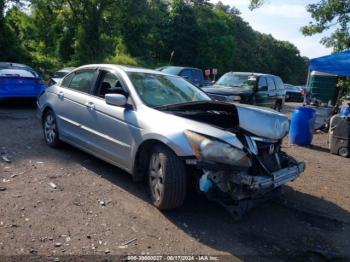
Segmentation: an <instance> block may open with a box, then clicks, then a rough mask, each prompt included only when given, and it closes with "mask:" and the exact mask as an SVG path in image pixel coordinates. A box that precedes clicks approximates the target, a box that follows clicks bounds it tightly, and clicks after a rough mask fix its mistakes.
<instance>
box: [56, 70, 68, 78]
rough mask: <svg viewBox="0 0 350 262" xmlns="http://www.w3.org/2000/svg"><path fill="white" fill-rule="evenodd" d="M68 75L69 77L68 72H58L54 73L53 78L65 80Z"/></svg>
mask: <svg viewBox="0 0 350 262" xmlns="http://www.w3.org/2000/svg"><path fill="white" fill-rule="evenodd" d="M66 75H68V72H65V71H58V72H56V73H54V75H53V78H63V77H65V76H66Z"/></svg>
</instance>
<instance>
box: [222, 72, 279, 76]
mask: <svg viewBox="0 0 350 262" xmlns="http://www.w3.org/2000/svg"><path fill="white" fill-rule="evenodd" d="M226 74H236V75H252V76H275V75H271V74H265V73H255V72H227V73H226Z"/></svg>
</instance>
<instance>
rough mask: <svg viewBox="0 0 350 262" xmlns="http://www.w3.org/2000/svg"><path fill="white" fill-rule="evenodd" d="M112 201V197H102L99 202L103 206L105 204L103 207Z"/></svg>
mask: <svg viewBox="0 0 350 262" xmlns="http://www.w3.org/2000/svg"><path fill="white" fill-rule="evenodd" d="M111 202H112V200H110V199H100V200H98V203H99V204H100V205H101V206H103V207H105V206H107V205H108V204H109V203H111Z"/></svg>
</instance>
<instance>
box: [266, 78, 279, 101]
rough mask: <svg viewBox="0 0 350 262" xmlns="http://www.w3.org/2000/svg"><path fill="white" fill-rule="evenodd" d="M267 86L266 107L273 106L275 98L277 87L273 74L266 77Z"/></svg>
mask: <svg viewBox="0 0 350 262" xmlns="http://www.w3.org/2000/svg"><path fill="white" fill-rule="evenodd" d="M267 87H268V97H269V99H268V107H271V108H274V106H275V104H276V100H277V89H276V84H275V81H274V78H273V76H268V77H267Z"/></svg>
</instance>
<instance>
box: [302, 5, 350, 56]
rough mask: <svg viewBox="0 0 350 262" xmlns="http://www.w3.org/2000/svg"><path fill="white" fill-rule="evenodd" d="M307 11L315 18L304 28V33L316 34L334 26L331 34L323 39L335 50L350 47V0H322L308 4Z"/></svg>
mask: <svg viewBox="0 0 350 262" xmlns="http://www.w3.org/2000/svg"><path fill="white" fill-rule="evenodd" d="M307 11H308V12H309V13H310V14H311V17H312V18H313V19H314V21H313V22H311V23H310V24H309V25H307V26H304V27H303V28H302V32H303V33H304V35H314V34H318V33H322V32H324V31H327V30H329V29H332V28H334V31H333V32H332V33H331V34H330V36H328V37H325V38H323V39H322V43H323V44H325V45H326V46H327V47H333V48H334V50H335V51H340V50H345V49H349V48H350V1H349V0H321V1H320V2H319V3H317V4H310V5H308V6H307Z"/></svg>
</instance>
